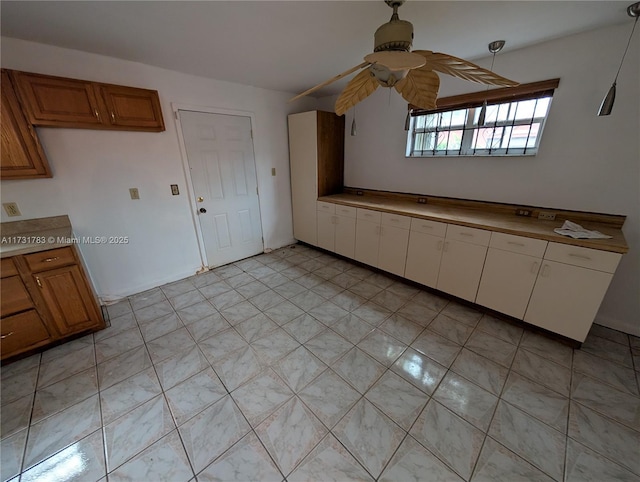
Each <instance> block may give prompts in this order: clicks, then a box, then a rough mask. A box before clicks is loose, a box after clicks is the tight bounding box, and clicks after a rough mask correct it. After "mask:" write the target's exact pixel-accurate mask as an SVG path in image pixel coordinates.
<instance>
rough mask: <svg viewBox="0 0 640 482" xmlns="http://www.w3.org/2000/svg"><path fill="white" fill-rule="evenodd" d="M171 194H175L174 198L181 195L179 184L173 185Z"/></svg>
mask: <svg viewBox="0 0 640 482" xmlns="http://www.w3.org/2000/svg"><path fill="white" fill-rule="evenodd" d="M171 194H173V195H174V196H177V195H178V194H180V190H179V189H178V185H177V184H171Z"/></svg>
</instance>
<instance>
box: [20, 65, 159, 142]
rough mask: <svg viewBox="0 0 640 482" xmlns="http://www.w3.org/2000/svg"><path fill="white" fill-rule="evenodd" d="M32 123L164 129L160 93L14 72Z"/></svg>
mask: <svg viewBox="0 0 640 482" xmlns="http://www.w3.org/2000/svg"><path fill="white" fill-rule="evenodd" d="M11 75H12V76H13V79H14V81H15V84H16V85H17V88H18V91H19V94H20V99H21V100H22V104H23V106H24V109H25V113H26V115H27V117H28V119H29V122H30V123H31V124H33V125H37V126H49V127H72V128H80V129H117V130H134V131H153V132H160V131H164V130H165V127H164V121H163V119H162V109H161V108H160V99H159V97H158V92H157V91H155V90H149V89H140V88H136V87H127V86H121V85H112V84H102V83H99V82H91V81H86V80H78V79H68V78H64V77H53V76H50V75H41V74H32V73H27V72H17V71H12V73H11Z"/></svg>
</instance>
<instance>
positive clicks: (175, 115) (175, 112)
mask: <svg viewBox="0 0 640 482" xmlns="http://www.w3.org/2000/svg"><path fill="white" fill-rule="evenodd" d="M173 115H174V117H175V118H176V120H178V111H177V110H174V111H173Z"/></svg>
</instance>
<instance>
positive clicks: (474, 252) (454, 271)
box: [437, 239, 487, 301]
mask: <svg viewBox="0 0 640 482" xmlns="http://www.w3.org/2000/svg"><path fill="white" fill-rule="evenodd" d="M486 254H487V248H486V246H480V245H477V244H470V243H463V242H461V241H454V240H449V239H445V242H444V248H443V253H442V262H441V263H440V273H439V275H438V284H437V288H438V289H439V290H441V291H444V292H445V293H450V294H452V295H454V296H457V297H458V298H462V299H464V300H468V301H475V299H476V293H477V291H478V285H479V284H480V276H481V275H482V267H483V265H484V258H485V256H486Z"/></svg>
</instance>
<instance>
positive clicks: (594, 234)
mask: <svg viewBox="0 0 640 482" xmlns="http://www.w3.org/2000/svg"><path fill="white" fill-rule="evenodd" d="M553 231H554V232H556V233H558V234H562V235H563V236H571V237H572V238H574V239H609V238H612V237H613V236H608V235H606V234H602V233H601V232H600V231H589V230H588V229H584V228H583V227H582V226H580V225H579V224H576V223H572V222H571V221H565V222H564V224H563V225H562V227H561V228H556V229H554V230H553Z"/></svg>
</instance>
